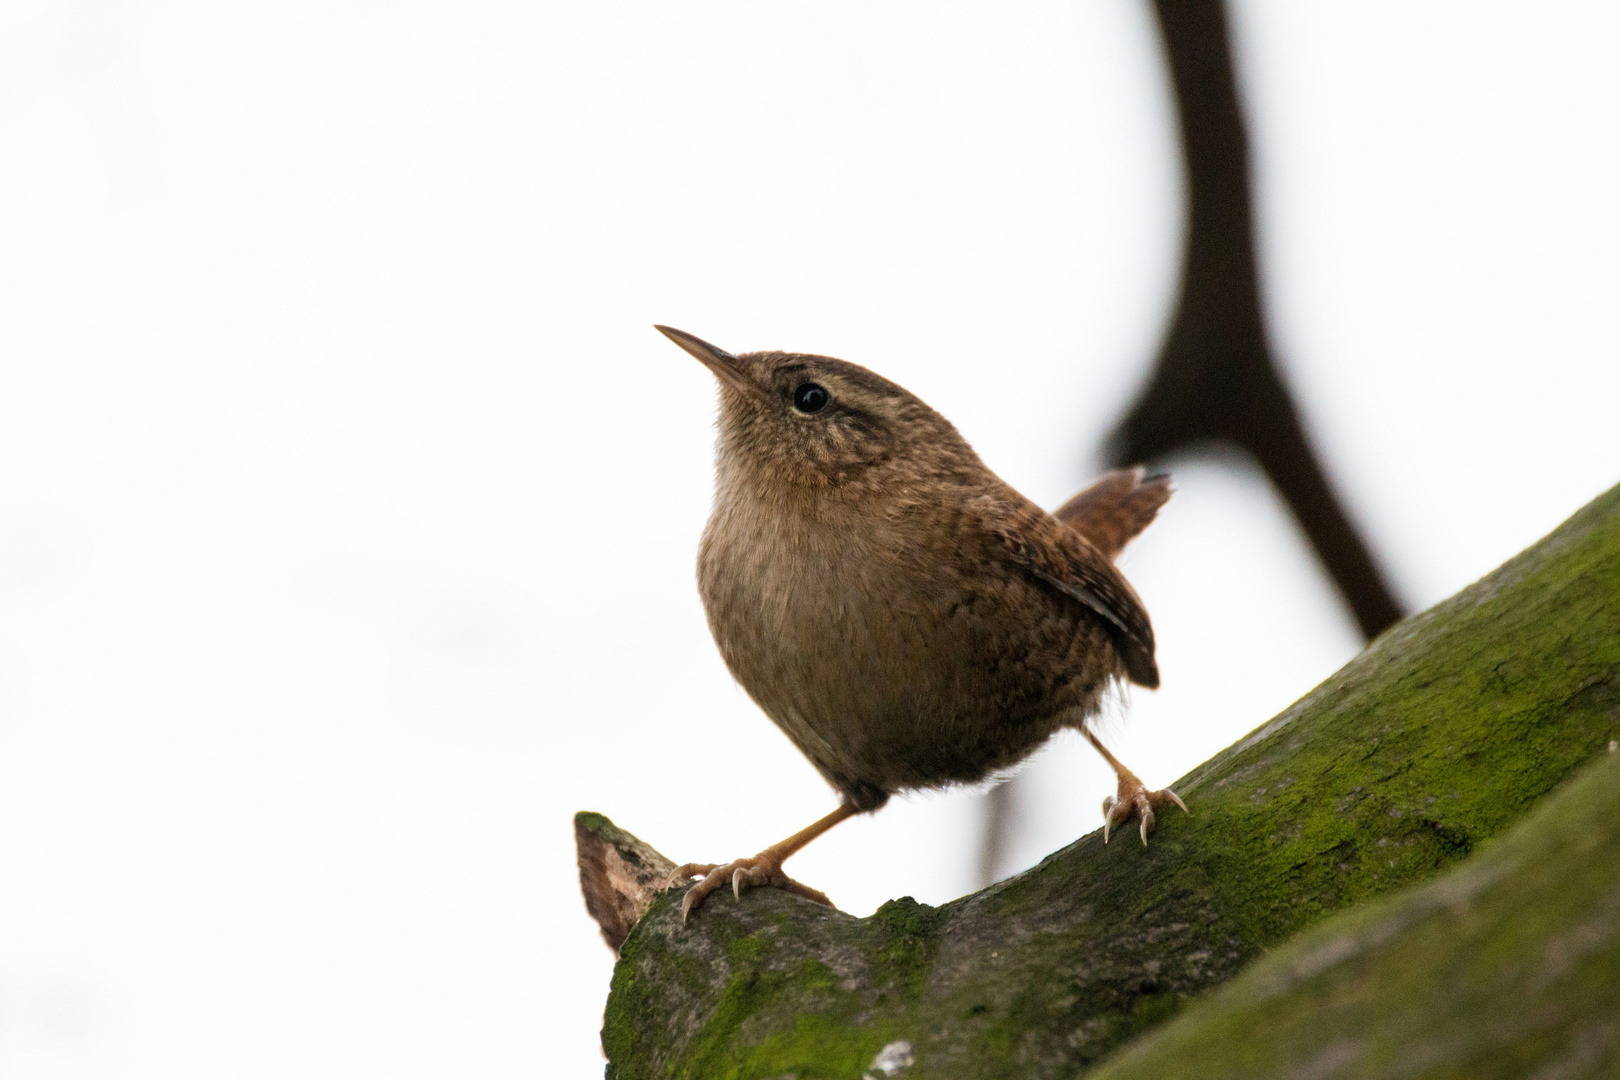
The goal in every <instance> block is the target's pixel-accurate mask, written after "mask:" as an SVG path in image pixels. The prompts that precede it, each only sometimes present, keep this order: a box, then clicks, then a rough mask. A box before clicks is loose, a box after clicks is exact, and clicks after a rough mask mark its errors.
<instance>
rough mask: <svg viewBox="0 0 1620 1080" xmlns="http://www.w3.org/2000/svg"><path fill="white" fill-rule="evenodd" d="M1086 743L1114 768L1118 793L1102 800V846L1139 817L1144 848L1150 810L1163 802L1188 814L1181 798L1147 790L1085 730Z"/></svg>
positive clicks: (1171, 794) (1150, 818) (1138, 779)
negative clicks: (1114, 831) (1116, 829)
mask: <svg viewBox="0 0 1620 1080" xmlns="http://www.w3.org/2000/svg"><path fill="white" fill-rule="evenodd" d="M1081 734H1083V735H1085V737H1086V741H1088V742H1089V743H1091V745H1092V746H1095V747H1096V748H1097V753H1099V754H1101V755H1102V756H1103V758H1104V759H1105V760H1106V761H1107V762H1108V764H1110V765H1112V766H1113V767H1114V775H1115V776H1117V777H1119V794H1118V795H1110V796H1108V797H1107V798H1106V799H1104V800H1103V804H1102V809H1103V843H1105V844H1106V843H1108V833H1109V830H1111V829H1112V828H1113V827H1114V826H1115V825H1123V824H1125V823H1126V822H1127V821H1129V820H1131V818H1133V817H1136V816H1137V815H1141V818H1142V826H1141V830H1140V831H1141V834H1142V846H1143V847H1146V846H1147V837H1148V833H1150V832H1152V831H1153V809H1154V807H1157V806H1163V805H1165V804H1166V803H1175V804H1176V805H1177V806H1179V807H1181V809H1182V812H1183V813H1188V814H1190V813H1192V811H1191V810H1188V809H1187V804H1186V803H1184V802H1182V801H1181V796H1180V795H1177V794H1176V793H1175V792H1173V791H1171V790H1170V789H1169V788H1165V789H1164V790H1162V791H1149V790H1148V789H1147V785H1146V784H1144V783H1142V779H1141V777H1139V776H1137V775H1136V774H1135V773H1133V772H1131V770H1129V769H1127V768H1126V767H1125V764H1124V763H1123V762H1122V761H1120V760H1119V758H1117V757H1115V756H1114V755H1113V754H1110V753H1109V752H1108V747H1106V746H1104V745H1103V744H1102V743H1101V742H1099V741H1098V740H1097V736H1095V735H1093V734H1092V733H1091V732H1089V731H1084V730H1083V731H1082V732H1081Z"/></svg>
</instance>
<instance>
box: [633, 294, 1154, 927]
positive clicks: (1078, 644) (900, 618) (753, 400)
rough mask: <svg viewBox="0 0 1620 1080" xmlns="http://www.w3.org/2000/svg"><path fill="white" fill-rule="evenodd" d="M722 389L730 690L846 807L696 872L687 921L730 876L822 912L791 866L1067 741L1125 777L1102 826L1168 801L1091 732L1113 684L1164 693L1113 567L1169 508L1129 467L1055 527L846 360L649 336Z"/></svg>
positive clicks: (711, 606)
mask: <svg viewBox="0 0 1620 1080" xmlns="http://www.w3.org/2000/svg"><path fill="white" fill-rule="evenodd" d="M658 329H659V330H660V331H662V332H663V333H664V334H665V335H666V336H668V337H669V338H670V340H672V341H674V342H675V344H677V345H679V346H680V347H681V348H683V349H685V350H686V351H687V352H689V353H691V354H692V355H693V356H694V357H696V358H697V359H698V360H700V361H702V363H703V364H704V365H705V366H707V367H708V369H709V370H710V371H711V372H713V373H714V375H715V376H716V377H717V378H718V379H719V381H720V418H719V425H718V426H719V439H718V443H717V447H716V457H717V469H716V479H715V496H714V511H713V513H712V514H711V516H710V517H709V523H708V526H707V528H705V529H704V531H703V540H702V544H701V546H700V547H699V549H698V566H697V569H698V587H699V591H700V592H701V594H702V597H703V607H704V610H705V612H706V613H707V614H708V619H709V629H710V631H711V632H712V633H713V634H714V640H715V644H717V645H718V646H719V647H720V654H721V656H723V657H724V658H725V661H726V666H727V667H728V668H730V669H731V673H732V675H733V676H735V677H736V679H737V681H738V682H739V683H741V684H742V686H743V689H745V690H746V691H748V694H749V696H750V697H752V698H753V699H754V701H755V702H756V703H757V704H758V705H759V707H760V708H761V709H763V710H764V711H765V715H767V716H769V717H770V718H771V719H772V720H773V721H775V722H776V725H777V726H778V727H780V728H781V729H782V731H783V732H785V733H786V734H787V736H788V738H789V739H791V740H793V744H794V745H795V746H797V747H798V748H799V750H800V751H802V752H803V753H804V756H805V757H807V758H809V759H810V763H811V764H812V765H814V766H815V767H816V769H817V770H818V771H819V772H820V773H821V775H822V776H823V777H825V778H826V780H827V782H828V783H829V784H831V785H832V786H833V787H834V788H835V789H836V790H837V791H838V793H839V795H840V796H841V802H840V805H839V807H838V809H837V810H834V811H833V812H832V813H831V814H828V815H827V816H826V817H824V818H822V819H821V820H820V821H818V822H816V823H815V824H813V825H811V826H809V827H808V828H806V829H804V830H802V831H800V832H798V833H796V834H794V835H793V836H790V837H788V838H787V839H786V840H783V841H782V842H781V843H778V844H773V845H772V846H771V847H768V848H766V849H765V850H764V851H762V852H760V853H759V854H758V855H755V856H753V857H752V858H746V859H739V860H737V861H735V862H732V863H727V864H723V865H718V864H696V863H688V864H687V865H685V866H682V867H680V868H678V869H677V870H676V871H675V873H674V874H673V875H672V876H671V878H670V880H671V882H672V883H673V882H674V881H677V880H685V879H688V878H691V877H693V876H698V875H701V876H702V880H701V881H699V882H698V883H697V884H696V885H694V886H692V887H691V889H690V890H689V891H688V892H687V894H686V898H685V900H684V902H683V904H682V909H681V916H682V918H683V919H684V918H685V917H686V915H687V914H688V913H689V912H690V911H691V910H692V909H693V908H696V907H698V906H700V905H701V904H702V903H703V901H704V899H705V898H706V897H707V896H708V895H709V894H710V893H712V892H714V891H715V890H716V889H718V888H720V887H722V886H723V885H724V884H725V882H726V881H727V880H729V881H730V882H731V886H732V891H733V892H734V893H737V894H738V895H739V896H740V890H741V887H742V886H743V885H770V886H774V887H776V888H780V889H785V890H786V891H788V892H791V893H794V894H796V895H798V896H803V897H807V898H809V899H811V900H815V901H817V902H819V903H823V904H830V903H831V901H829V900H828V899H827V897H826V896H825V895H824V894H823V893H821V892H819V891H817V890H815V889H812V888H810V887H809V886H806V885H802V884H800V883H799V882H797V881H794V880H793V879H792V878H789V877H788V876H787V875H786V874H784V873H783V872H782V862H783V861H784V860H785V859H786V858H787V857H788V856H789V855H792V854H793V853H794V852H795V851H798V850H799V849H800V848H802V847H803V846H804V845H806V844H808V843H809V842H810V841H811V840H813V839H815V838H816V837H817V836H820V835H821V834H822V833H824V832H826V831H827V830H828V829H830V828H832V827H833V826H834V825H836V824H838V822H840V821H843V820H844V819H845V818H849V817H852V816H854V815H856V814H860V813H865V812H868V811H872V810H876V809H878V808H879V807H881V806H882V805H883V804H884V803H886V802H887V801H888V799H889V796H890V795H891V794H893V793H895V792H898V791H906V790H911V789H916V788H933V787H941V786H944V785H948V784H954V783H972V782H974V781H978V780H982V779H984V778H985V777H986V776H989V775H991V774H992V773H994V772H996V771H997V770H1001V769H1006V768H1008V767H1010V766H1012V765H1014V764H1016V763H1017V762H1019V761H1021V760H1022V759H1024V758H1025V757H1027V756H1028V755H1029V754H1030V753H1032V752H1033V751H1034V750H1035V749H1036V748H1038V747H1039V746H1040V745H1041V744H1042V743H1044V742H1046V740H1047V739H1048V738H1050V737H1051V735H1052V734H1053V733H1054V732H1056V731H1058V730H1059V729H1060V728H1066V727H1067V728H1075V729H1077V730H1078V731H1080V732H1081V733H1082V734H1083V735H1084V736H1085V737H1086V738H1087V739H1089V740H1090V741H1091V743H1092V745H1093V746H1095V747H1096V748H1097V750H1098V751H1099V752H1100V753H1101V754H1102V755H1103V757H1105V758H1106V759H1107V760H1108V763H1109V764H1110V765H1111V766H1113V768H1114V771H1115V772H1116V773H1117V774H1118V776H1119V791H1118V795H1117V796H1110V797H1109V799H1107V800H1106V801H1105V802H1104V803H1103V818H1104V826H1103V827H1104V839H1106V838H1107V830H1108V829H1110V828H1111V827H1113V826H1116V825H1119V824H1121V823H1123V822H1125V821H1128V820H1130V819H1131V818H1132V817H1140V820H1141V826H1140V832H1141V837H1142V842H1143V843H1144V844H1145V843H1147V834H1148V832H1149V831H1150V830H1151V829H1152V828H1153V820H1154V813H1153V812H1154V809H1155V808H1156V807H1161V806H1163V805H1164V804H1165V803H1166V802H1171V801H1173V802H1175V803H1176V804H1177V805H1180V806H1181V808H1182V809H1183V810H1185V809H1186V806H1185V804H1183V803H1182V802H1181V800H1180V799H1179V798H1178V797H1177V796H1176V795H1175V793H1174V792H1171V791H1149V790H1147V789H1146V787H1145V786H1144V785H1143V783H1142V781H1141V780H1139V779H1138V778H1137V777H1136V775H1135V774H1134V773H1132V772H1131V771H1130V770H1129V769H1127V768H1126V767H1125V766H1124V765H1122V764H1120V762H1119V761H1118V760H1117V759H1116V758H1115V757H1114V756H1113V755H1112V754H1110V753H1109V752H1108V751H1107V749H1105V748H1104V747H1103V745H1102V744H1101V743H1100V742H1098V741H1097V738H1096V736H1095V735H1094V734H1093V733H1092V732H1091V731H1089V730H1088V729H1087V722H1088V721H1089V720H1090V719H1091V718H1092V717H1094V716H1095V715H1096V714H1097V712H1098V709H1099V706H1100V704H1101V701H1102V697H1103V693H1104V691H1105V690H1106V689H1107V688H1108V687H1109V685H1110V684H1111V683H1112V682H1114V681H1115V680H1125V679H1128V680H1129V681H1131V682H1134V683H1136V684H1138V685H1140V686H1146V687H1150V688H1151V687H1156V686H1158V685H1159V671H1158V667H1157V665H1156V663H1155V662H1154V657H1153V627H1152V625H1151V624H1150V623H1149V622H1148V615H1147V611H1146V610H1144V609H1143V607H1142V601H1141V600H1140V599H1139V598H1138V597H1137V595H1136V592H1135V590H1133V589H1132V588H1131V586H1130V584H1129V583H1128V582H1127V581H1126V580H1125V578H1124V576H1123V575H1121V574H1120V572H1119V570H1118V569H1116V568H1115V566H1114V563H1113V557H1114V556H1115V555H1117V554H1118V553H1119V551H1120V549H1121V548H1122V547H1124V545H1125V543H1126V542H1127V541H1128V540H1130V538H1131V537H1133V536H1135V535H1136V534H1137V533H1138V532H1140V531H1141V530H1142V529H1143V528H1145V527H1146V526H1147V524H1148V523H1149V522H1150V521H1152V520H1153V517H1154V515H1155V514H1157V513H1158V510H1159V507H1160V506H1162V505H1163V504H1164V502H1165V500H1166V499H1168V498H1169V497H1170V485H1169V480H1168V478H1167V477H1163V476H1154V477H1144V475H1143V473H1142V470H1140V469H1129V470H1119V471H1116V472H1112V473H1109V474H1107V475H1106V476H1104V477H1103V478H1102V479H1101V480H1099V481H1098V482H1097V483H1096V484H1094V485H1092V486H1091V487H1090V488H1087V489H1086V490H1085V491H1083V492H1081V493H1080V494H1079V495H1077V496H1075V497H1074V498H1073V499H1071V500H1070V501H1069V502H1068V503H1066V504H1064V505H1063V506H1062V507H1060V508H1059V509H1058V510H1057V511H1056V512H1055V513H1053V514H1048V513H1047V512H1046V511H1044V510H1042V509H1041V508H1040V507H1038V506H1036V505H1035V504H1034V503H1032V502H1030V501H1029V500H1028V499H1026V498H1024V496H1022V495H1020V494H1019V493H1018V492H1017V491H1015V490H1013V488H1012V487H1011V486H1010V485H1009V484H1007V483H1006V482H1005V481H1003V480H1002V479H1001V478H1000V477H998V476H997V475H996V474H995V473H993V472H991V471H990V470H989V469H988V468H987V467H986V466H985V465H984V463H983V462H982V461H980V460H979V456H978V455H977V454H975V453H974V452H973V448H972V447H970V446H969V445H968V444H967V441H966V440H965V439H963V438H962V436H961V435H959V434H958V433H957V431H956V428H954V427H952V426H951V424H950V422H949V421H948V420H946V419H945V418H944V417H943V416H941V415H939V413H937V412H935V411H934V410H933V409H931V408H929V407H928V406H927V405H926V404H924V403H923V402H922V401H920V400H919V399H918V398H917V397H915V396H914V395H912V394H910V393H908V392H907V391H905V390H903V389H902V388H900V387H899V386H896V385H895V384H894V383H892V382H890V381H889V380H887V379H885V378H883V377H882V376H880V375H877V374H875V373H873V372H871V371H868V370H867V369H866V368H863V367H860V366H859V365H856V364H851V363H846V362H845V361H843V360H834V359H832V358H830V357H826V356H807V355H800V354H797V353H782V352H755V353H745V354H743V355H741V356H733V355H732V354H730V353H728V352H726V351H725V350H723V349H719V348H716V347H715V346H713V345H710V344H709V343H708V342H706V341H703V340H701V339H699V338H696V337H693V336H692V335H691V334H687V333H683V332H682V331H680V330H674V329H671V328H669V327H667V326H660V327H658Z"/></svg>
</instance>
